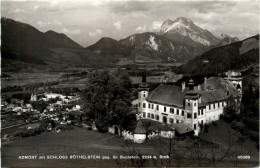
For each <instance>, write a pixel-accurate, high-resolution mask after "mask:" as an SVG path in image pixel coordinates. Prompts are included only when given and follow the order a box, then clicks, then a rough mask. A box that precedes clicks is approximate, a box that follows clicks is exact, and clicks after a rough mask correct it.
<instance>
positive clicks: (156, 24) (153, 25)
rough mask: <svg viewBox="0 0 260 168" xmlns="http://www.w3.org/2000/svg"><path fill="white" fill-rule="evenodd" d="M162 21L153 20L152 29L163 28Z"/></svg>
mask: <svg viewBox="0 0 260 168" xmlns="http://www.w3.org/2000/svg"><path fill="white" fill-rule="evenodd" d="M162 23H163V22H162V21H153V23H152V28H151V29H152V30H158V29H160V28H161V25H162Z"/></svg>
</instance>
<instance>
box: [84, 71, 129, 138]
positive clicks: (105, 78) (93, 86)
mask: <svg viewBox="0 0 260 168" xmlns="http://www.w3.org/2000/svg"><path fill="white" fill-rule="evenodd" d="M89 78H90V86H89V87H88V88H87V89H86V90H85V91H84V92H83V94H82V99H83V100H84V105H83V109H84V111H85V114H86V117H87V118H88V120H89V121H91V122H94V123H95V125H96V127H97V129H98V130H99V131H100V132H106V131H107V129H108V127H109V126H112V125H117V126H118V127H119V128H120V131H122V130H123V129H124V128H125V125H126V124H125V123H126V122H129V119H127V118H128V116H129V114H130V106H131V100H130V97H131V90H132V86H131V82H130V80H129V77H128V74H127V73H124V72H123V71H122V70H121V69H118V70H116V71H115V72H114V73H112V74H109V73H108V72H107V71H100V72H93V73H91V74H89ZM120 134H121V132H120Z"/></svg>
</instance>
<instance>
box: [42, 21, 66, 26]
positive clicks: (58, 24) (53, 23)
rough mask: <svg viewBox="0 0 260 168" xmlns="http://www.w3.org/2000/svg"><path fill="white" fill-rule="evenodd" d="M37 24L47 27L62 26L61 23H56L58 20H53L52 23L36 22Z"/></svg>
mask: <svg viewBox="0 0 260 168" xmlns="http://www.w3.org/2000/svg"><path fill="white" fill-rule="evenodd" d="M37 24H38V25H39V26H49V25H52V26H62V22H60V21H58V20H53V21H41V20H39V21H37Z"/></svg>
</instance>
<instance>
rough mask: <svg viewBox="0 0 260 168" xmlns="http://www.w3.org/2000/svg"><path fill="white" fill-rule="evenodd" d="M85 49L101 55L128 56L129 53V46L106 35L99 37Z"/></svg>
mask: <svg viewBox="0 0 260 168" xmlns="http://www.w3.org/2000/svg"><path fill="white" fill-rule="evenodd" d="M86 49H87V50H89V51H91V52H94V53H99V54H103V55H117V56H120V55H121V56H128V55H130V54H131V48H130V47H128V46H124V45H122V44H121V43H119V42H118V41H116V40H114V39H112V38H108V37H103V38H101V39H100V40H99V41H98V42H96V43H95V44H93V45H91V46H88V47H86Z"/></svg>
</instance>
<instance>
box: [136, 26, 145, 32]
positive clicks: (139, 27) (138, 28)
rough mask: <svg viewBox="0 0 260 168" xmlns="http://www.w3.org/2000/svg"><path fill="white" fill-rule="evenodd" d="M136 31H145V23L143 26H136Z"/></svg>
mask: <svg viewBox="0 0 260 168" xmlns="http://www.w3.org/2000/svg"><path fill="white" fill-rule="evenodd" d="M135 31H136V32H140V33H141V32H145V31H146V25H143V26H138V27H137V28H135Z"/></svg>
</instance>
